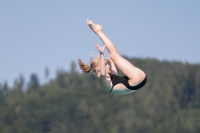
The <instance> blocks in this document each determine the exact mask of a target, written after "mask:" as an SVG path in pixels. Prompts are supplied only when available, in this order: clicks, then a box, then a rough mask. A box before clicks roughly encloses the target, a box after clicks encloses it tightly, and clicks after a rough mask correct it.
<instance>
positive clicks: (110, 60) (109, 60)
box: [105, 55, 113, 63]
mask: <svg viewBox="0 0 200 133" xmlns="http://www.w3.org/2000/svg"><path fill="white" fill-rule="evenodd" d="M105 60H107V61H108V62H110V63H111V62H113V60H112V59H111V58H110V55H109V58H105Z"/></svg>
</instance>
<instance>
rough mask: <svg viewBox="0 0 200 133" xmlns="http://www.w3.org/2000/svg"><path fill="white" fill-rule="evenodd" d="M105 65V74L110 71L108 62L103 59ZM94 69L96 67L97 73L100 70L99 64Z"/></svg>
mask: <svg viewBox="0 0 200 133" xmlns="http://www.w3.org/2000/svg"><path fill="white" fill-rule="evenodd" d="M105 67H106V68H105V69H106V74H109V73H110V65H109V64H108V62H107V60H105ZM95 69H96V71H97V73H99V72H100V66H98V67H96V68H95Z"/></svg>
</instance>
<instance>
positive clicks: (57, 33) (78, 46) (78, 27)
mask: <svg viewBox="0 0 200 133" xmlns="http://www.w3.org/2000/svg"><path fill="white" fill-rule="evenodd" d="M86 19H91V20H93V22H95V23H99V24H102V26H103V31H104V32H105V34H106V35H107V36H108V37H109V38H110V39H111V40H112V41H113V42H114V43H115V45H116V47H117V49H118V51H119V53H120V54H122V55H126V56H128V57H141V58H147V57H148V58H156V59H159V60H161V61H162V60H168V61H181V62H183V63H184V62H186V61H187V62H189V63H193V64H194V63H195V64H196V63H198V64H199V63H200V1H199V0H176V1H174V0H162V1H161V0H151V1H150V0H137V1H136V0H123V1H122V0H121V1H117V0H96V1H95V0H83V1H77V0H57V1H55V0H42V1H41V0H34V1H27V0H7V1H0V83H4V82H5V81H7V82H8V83H9V86H11V85H12V84H13V82H14V79H16V78H18V77H19V75H20V74H22V75H23V76H24V77H25V79H26V82H28V80H29V77H30V75H31V74H32V73H35V74H37V75H38V77H39V78H40V80H41V82H43V80H44V69H45V67H48V68H49V70H50V76H51V77H52V78H54V77H55V73H56V70H57V69H59V68H63V69H64V70H66V71H67V70H69V66H70V63H71V61H77V58H78V57H80V58H81V59H82V60H83V61H85V62H86V63H88V64H89V61H90V57H89V55H90V54H91V51H93V52H97V53H98V51H97V50H96V48H95V47H94V42H96V43H99V44H100V45H103V44H102V42H101V41H100V39H99V38H98V37H97V36H96V35H95V34H94V33H93V32H92V31H91V30H90V29H89V28H88V26H87V24H86ZM77 69H78V67H77Z"/></svg>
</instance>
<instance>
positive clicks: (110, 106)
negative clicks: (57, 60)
mask: <svg viewBox="0 0 200 133" xmlns="http://www.w3.org/2000/svg"><path fill="white" fill-rule="evenodd" d="M128 60H129V61H130V62H132V63H133V64H134V65H135V66H137V67H139V68H141V69H142V70H144V71H145V72H146V74H147V76H148V80H147V84H146V85H145V87H143V88H142V89H140V90H139V91H136V92H134V93H131V94H128V95H120V96H119V95H113V94H110V93H109V92H107V91H105V90H104V89H103V88H101V87H100V86H99V85H98V81H97V79H96V77H95V76H94V75H93V74H81V73H78V72H77V71H76V69H75V66H76V65H75V64H74V63H72V64H71V70H70V71H64V70H62V69H61V70H58V71H57V76H56V78H55V79H52V80H51V81H48V82H47V83H45V84H40V83H39V80H38V77H37V75H36V74H32V75H31V77H30V81H29V83H28V85H27V86H26V88H24V79H23V76H20V77H19V78H18V79H16V80H15V82H14V85H13V87H12V88H10V87H9V86H8V85H7V84H6V83H1V84H0V133H78V132H80V133H122V132H123V133H130V132H137V133H147V132H148V133H169V132H170V133H188V132H192V133H199V131H200V64H188V63H181V62H169V61H158V60H156V59H138V58H128ZM45 73H46V76H48V71H46V72H45Z"/></svg>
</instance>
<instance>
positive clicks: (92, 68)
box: [78, 55, 100, 74]
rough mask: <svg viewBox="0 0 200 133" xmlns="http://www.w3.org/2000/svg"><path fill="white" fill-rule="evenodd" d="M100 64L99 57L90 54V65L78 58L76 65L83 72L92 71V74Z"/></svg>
mask: <svg viewBox="0 0 200 133" xmlns="http://www.w3.org/2000/svg"><path fill="white" fill-rule="evenodd" d="M99 64H100V57H99V56H97V55H92V60H91V62H90V66H88V65H87V64H85V63H84V62H82V61H81V60H80V59H78V65H79V66H80V69H81V70H82V72H84V73H89V72H90V71H92V72H93V73H94V74H97V72H96V67H98V66H99Z"/></svg>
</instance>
